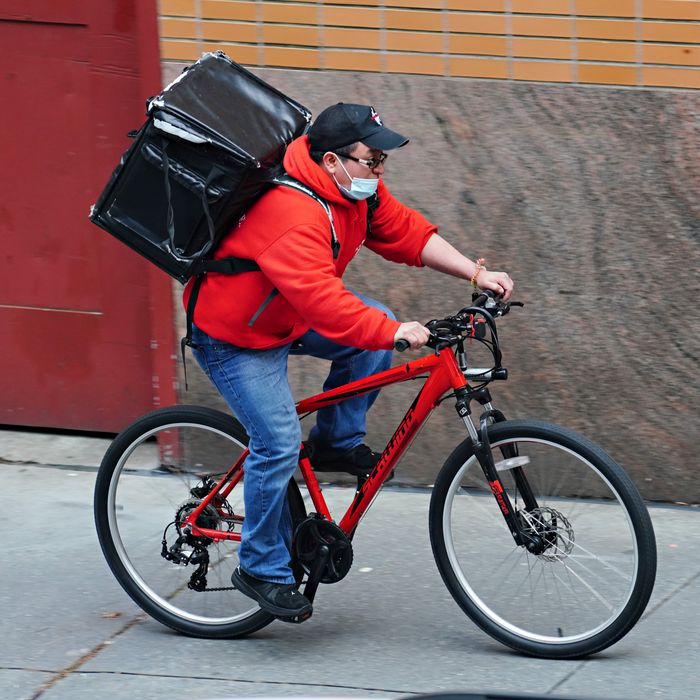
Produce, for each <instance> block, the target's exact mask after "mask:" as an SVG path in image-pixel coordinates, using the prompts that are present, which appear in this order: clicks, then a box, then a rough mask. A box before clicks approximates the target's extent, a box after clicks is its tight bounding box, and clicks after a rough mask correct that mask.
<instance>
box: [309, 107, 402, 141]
mask: <svg viewBox="0 0 700 700" xmlns="http://www.w3.org/2000/svg"><path fill="white" fill-rule="evenodd" d="M308 137H309V145H310V146H311V150H312V151H320V152H323V153H325V152H326V151H334V150H335V149H336V148H342V147H343V146H349V145H350V144H351V143H356V142H357V141H361V142H362V143H364V144H365V145H367V146H369V147H370V148H378V149H379V150H380V151H390V150H391V149H393V148H400V147H401V146H405V145H406V144H407V143H408V139H407V138H406V137H405V136H402V135H401V134H397V133H396V132H395V131H392V130H391V129H387V128H386V127H385V126H384V124H383V122H382V120H381V119H380V117H379V115H378V114H377V112H376V111H375V109H374V107H370V106H369V105H354V104H346V103H344V102H338V104H335V105H331V106H330V107H327V108H326V109H324V110H323V112H321V113H320V114H319V115H318V117H316V120H315V121H314V123H313V124H312V125H311V128H310V129H309V131H308Z"/></svg>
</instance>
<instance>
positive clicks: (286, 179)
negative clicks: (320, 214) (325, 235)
mask: <svg viewBox="0 0 700 700" xmlns="http://www.w3.org/2000/svg"><path fill="white" fill-rule="evenodd" d="M272 184H273V185H281V186H282V187H291V188H292V189H293V190H299V192H303V193H304V194H305V195H307V196H309V197H311V199H315V200H316V201H317V202H318V203H319V204H320V205H321V206H322V207H323V210H324V211H325V212H326V214H327V216H328V221H329V222H330V224H331V250H332V251H333V259H334V260H335V259H336V258H337V257H338V253H339V252H340V243H339V242H338V236H337V235H336V233H335V223H334V222H333V212H332V211H331V207H330V205H329V204H328V202H327V201H326V200H325V199H323V197H321V195H319V194H317V193H316V192H314V191H313V190H312V189H311V188H310V187H309V186H308V185H305V184H304V183H303V182H300V181H299V180H297V179H296V178H294V177H292V176H291V175H287V173H284V174H283V175H280V176H279V177H276V178H275V179H274V180H273V181H272Z"/></svg>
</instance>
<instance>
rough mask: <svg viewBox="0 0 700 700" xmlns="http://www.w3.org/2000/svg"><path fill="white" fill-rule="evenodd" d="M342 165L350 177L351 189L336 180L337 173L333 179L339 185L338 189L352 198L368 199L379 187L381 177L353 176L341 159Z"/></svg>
mask: <svg viewBox="0 0 700 700" xmlns="http://www.w3.org/2000/svg"><path fill="white" fill-rule="evenodd" d="M338 162H339V163H340V167H341V168H342V169H343V170H345V174H346V175H347V176H348V177H349V178H350V183H351V184H350V189H348V188H347V187H343V186H342V185H341V184H340V183H339V182H338V181H337V180H335V175H334V176H333V179H334V180H335V184H336V185H338V189H339V190H340V191H341V192H342V193H343V194H344V195H345V196H346V197H349V198H350V199H367V198H368V197H371V196H372V195H373V194H374V193H375V192H376V191H377V187H379V178H372V179H370V178H362V177H352V176H351V175H350V173H349V172H348V171H347V170H346V168H345V166H344V165H343V164H342V162H341V161H340V160H339V161H338Z"/></svg>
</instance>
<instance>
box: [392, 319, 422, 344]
mask: <svg viewBox="0 0 700 700" xmlns="http://www.w3.org/2000/svg"><path fill="white" fill-rule="evenodd" d="M429 338H430V331H429V330H428V329H427V328H426V327H425V326H424V325H423V324H422V323H418V321H409V322H408V323H402V324H401V325H400V326H399V329H398V330H397V331H396V335H395V336H394V343H396V342H397V341H399V340H405V341H406V342H407V343H409V344H410V346H411V350H418V348H422V347H423V346H424V345H425V344H426V343H427V342H428V340H429Z"/></svg>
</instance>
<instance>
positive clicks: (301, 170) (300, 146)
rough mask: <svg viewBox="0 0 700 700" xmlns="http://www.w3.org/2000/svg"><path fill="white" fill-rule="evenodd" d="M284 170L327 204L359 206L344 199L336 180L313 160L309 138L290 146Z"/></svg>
mask: <svg viewBox="0 0 700 700" xmlns="http://www.w3.org/2000/svg"><path fill="white" fill-rule="evenodd" d="M284 169H285V170H286V171H287V173H288V174H289V175H291V176H292V177H295V178H296V179H297V180H301V182H303V183H305V184H306V185H308V186H309V187H310V188H311V189H312V190H313V191H314V192H316V193H317V194H319V195H320V196H321V197H323V198H324V199H325V200H326V201H327V202H332V203H333V204H335V205H339V206H344V207H353V206H355V205H356V204H357V202H355V201H351V200H349V199H347V197H344V196H343V194H342V193H341V191H340V190H339V189H338V185H336V184H335V180H333V178H332V177H330V176H329V175H328V173H327V172H326V171H325V170H324V169H323V168H322V167H321V166H320V165H319V164H318V163H315V162H314V161H313V160H312V158H311V156H310V155H309V139H308V137H307V136H300V137H299V138H298V139H294V141H292V142H291V143H290V144H289V146H288V147H287V151H286V153H285V154H284Z"/></svg>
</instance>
